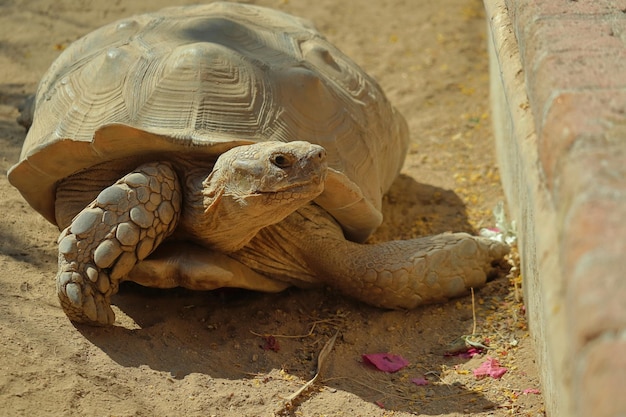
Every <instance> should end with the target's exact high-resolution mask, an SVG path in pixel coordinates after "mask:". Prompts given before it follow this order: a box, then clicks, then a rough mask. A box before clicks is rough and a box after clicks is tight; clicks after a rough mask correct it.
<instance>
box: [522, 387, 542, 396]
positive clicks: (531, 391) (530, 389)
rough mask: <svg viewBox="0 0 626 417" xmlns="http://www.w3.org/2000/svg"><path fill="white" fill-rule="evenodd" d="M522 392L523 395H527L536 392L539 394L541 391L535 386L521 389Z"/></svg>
mask: <svg viewBox="0 0 626 417" xmlns="http://www.w3.org/2000/svg"><path fill="white" fill-rule="evenodd" d="M522 392H523V393H524V394H525V395H528V394H537V395H539V394H541V391H539V390H538V389H536V388H526V389H525V390H524V391H522Z"/></svg>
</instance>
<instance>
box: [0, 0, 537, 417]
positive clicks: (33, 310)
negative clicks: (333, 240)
mask: <svg viewBox="0 0 626 417" xmlns="http://www.w3.org/2000/svg"><path fill="white" fill-rule="evenodd" d="M182 3H185V2H183V1H167V2H166V1H161V0H158V1H154V0H152V1H150V2H148V1H133V2H130V1H128V2H125V1H116V2H96V1H87V0H85V1H79V2H77V1H74V0H54V1H52V0H32V1H28V2H26V1H20V0H8V1H5V2H3V5H2V6H0V132H1V134H0V145H1V146H0V168H2V170H5V171H6V170H7V169H8V168H9V167H10V166H11V165H13V164H14V163H15V162H16V161H17V159H18V156H19V150H20V147H21V142H22V141H23V139H24V131H23V129H22V128H21V127H20V126H18V125H17V124H16V123H15V118H16V117H17V115H18V111H17V106H18V105H19V104H20V103H21V102H22V101H23V99H24V98H25V97H26V96H27V95H28V94H30V93H32V92H34V91H35V88H36V84H37V82H38V80H39V79H40V77H41V76H42V74H43V73H44V71H45V70H46V69H47V67H48V66H49V65H50V63H51V62H52V60H53V59H54V58H55V57H56V56H57V55H58V54H59V51H60V50H62V49H63V48H64V47H65V46H66V45H67V44H68V43H70V42H71V41H73V40H75V39H77V38H78V37H79V36H81V35H83V34H85V33H87V32H89V31H90V30H92V29H95V28H96V27H98V26H100V25H102V24H105V23H108V22H110V21H113V20H116V19H118V18H122V17H125V16H128V15H131V14H135V13H139V12H144V11H149V10H156V9H159V8H161V7H164V6H170V5H175V4H182ZM255 3H258V4H261V5H266V6H272V7H277V8H279V9H282V10H285V11H288V12H292V13H294V14H297V15H300V16H303V17H306V18H309V19H311V20H313V21H314V22H315V23H316V25H317V26H318V27H319V28H320V29H321V30H322V31H323V32H324V33H325V34H326V35H327V36H328V38H329V39H330V40H331V41H332V42H334V43H335V44H336V45H338V46H339V47H340V48H341V49H342V50H343V51H344V52H346V53H347V54H348V55H349V56H351V57H352V58H353V59H354V60H355V61H356V62H358V63H359V64H360V65H362V66H363V67H364V68H365V69H366V70H367V71H368V72H370V73H371V74H372V75H373V76H375V77H376V78H377V79H378V81H379V82H380V83H381V85H382V86H383V88H384V89H385V91H386V92H387V94H388V96H389V98H390V99H391V101H392V102H393V103H394V104H395V105H396V106H397V107H398V108H399V110H400V111H401V112H402V113H403V114H404V115H405V116H406V118H407V121H408V122H409V126H410V129H411V132H412V145H411V151H410V155H409V157H408V159H407V161H406V164H405V168H404V170H403V173H402V176H401V177H400V178H399V179H398V180H397V181H396V182H395V184H394V186H393V188H392V190H391V192H390V193H389V194H388V196H387V197H386V198H385V204H384V214H385V223H384V225H383V226H382V227H381V228H380V230H379V231H378V232H377V234H376V236H375V237H374V239H373V240H389V239H398V238H409V237H414V236H418V235H423V234H431V233H440V232H444V231H449V230H453V231H470V232H475V231H476V230H477V229H478V228H480V227H484V226H491V225H493V223H494V222H493V218H492V216H491V210H492V208H493V207H494V206H495V205H496V203H497V202H498V201H500V200H502V199H503V195H502V191H501V189H500V185H499V178H498V170H497V167H496V164H495V161H494V155H493V154H494V152H493V149H492V147H493V141H492V137H491V136H492V133H491V127H490V120H489V106H488V75H487V74H488V72H487V55H486V51H485V23H484V16H483V12H482V4H481V2H480V1H479V0H441V1H438V2H419V3H418V2H410V1H403V0H385V1H379V2H375V3H374V2H371V1H369V0H363V1H355V0H351V1H346V2H336V1H333V0H318V1H317V2H314V3H313V2H309V1H306V0H301V1H300V0H291V1H281V2H277V1H269V0H268V1H256V2H255ZM0 210H1V211H2V213H3V214H2V216H1V217H0V235H1V238H0V239H1V240H0V291H1V293H2V297H1V298H0V401H1V403H2V404H3V410H4V411H3V412H2V413H4V412H7V414H8V415H24V416H26V415H28V416H31V415H55V416H56V415H76V416H78V415H80V416H87V415H94V416H153V415H187V416H195V415H198V416H210V415H216V416H241V415H246V416H271V415H294V416H319V415H326V416H331V415H332V416H383V415H385V416H388V415H395V416H404V415H416V414H417V415H432V416H459V415H476V416H510V415H523V416H538V415H543V403H542V401H543V399H542V397H541V395H539V394H536V393H535V392H536V391H534V390H537V389H539V382H538V378H537V369H536V366H535V362H534V352H533V350H532V346H531V344H530V339H529V338H528V333H527V329H526V322H525V319H524V311H523V302H522V301H521V300H520V299H519V293H520V289H519V285H520V284H519V282H520V280H519V277H518V276H517V274H516V272H515V270H513V272H512V273H511V274H509V276H508V277H501V278H499V279H497V280H495V281H493V282H491V283H489V284H488V285H487V287H485V288H483V289H481V290H478V291H476V293H475V295H474V297H473V298H472V297H471V296H468V297H465V298H460V299H458V300H452V301H451V302H449V303H446V304H443V305H436V306H428V307H424V308H419V309H416V310H414V311H406V312H405V311H384V310H380V309H376V308H372V307H369V306H365V305H363V304H360V303H357V302H354V301H352V300H349V299H346V298H344V297H341V296H339V295H338V294H336V293H334V292H332V291H330V290H319V291H300V290H287V291H285V292H283V293H280V294H273V295H267V294H258V293H252V292H247V291H240V290H223V291H214V292H209V293H197V292H196V293H194V292H190V291H184V290H169V291H158V290H151V289H145V288H141V287H138V286H136V285H124V286H123V287H122V289H121V291H120V294H119V295H118V296H116V297H115V299H114V303H115V306H116V307H115V310H116V314H117V317H118V321H119V323H118V324H119V325H118V326H116V327H112V328H106V329H102V328H91V327H82V326H73V325H72V324H71V323H70V322H69V321H68V320H67V319H66V318H65V316H64V314H63V313H62V311H61V309H60V308H59V307H58V301H57V299H56V294H55V289H54V275H55V270H56V244H55V240H56V237H57V234H58V232H57V231H56V229H55V228H54V227H52V226H51V225H50V224H48V223H47V222H46V221H45V220H43V219H42V218H41V217H40V216H39V215H37V214H36V213H35V212H34V211H33V210H31V209H30V208H29V207H28V206H27V204H26V203H25V202H24V201H23V199H22V198H21V197H20V195H19V194H18V192H17V191H16V190H15V189H13V188H12V187H11V186H10V185H9V184H8V182H7V180H6V177H4V176H3V177H0ZM474 326H476V329H475V333H477V334H480V340H481V341H482V342H485V339H486V340H487V342H488V343H489V347H490V349H489V350H487V351H486V352H483V353H482V354H479V355H477V356H474V357H472V358H468V357H465V356H459V355H452V356H450V355H446V352H449V351H451V350H454V346H455V345H454V342H455V341H457V340H458V338H459V337H461V336H463V335H468V334H471V333H472V332H473V330H474ZM336 332H339V337H338V339H337V341H336V343H335V345H334V347H333V349H332V351H331V352H330V354H329V355H328V357H327V359H326V361H325V363H324V367H323V368H324V369H323V373H322V375H321V377H320V379H319V380H318V382H317V383H316V384H315V385H314V386H313V388H312V389H309V390H307V391H306V392H305V393H303V394H302V395H301V396H300V397H299V398H298V399H297V400H296V401H295V402H294V403H293V404H292V405H291V406H289V407H285V406H284V402H285V401H284V399H285V398H286V397H288V396H289V395H290V394H292V393H293V392H295V391H297V390H298V389H299V388H300V387H301V386H302V384H304V382H306V381H307V380H309V379H310V378H311V377H312V376H313V374H314V373H315V370H316V366H317V356H318V353H319V352H320V350H321V349H322V348H323V346H324V345H325V343H326V342H327V341H328V340H329V339H330V338H331V337H332V336H333V335H334V334H335V333H336ZM374 352H391V353H394V354H398V355H402V357H404V358H405V359H407V360H408V361H409V363H410V364H409V366H407V367H406V368H404V369H402V370H401V371H399V372H396V373H392V374H388V373H383V372H379V371H377V370H375V369H374V368H372V367H371V366H368V365H366V364H364V363H363V360H362V359H361V355H362V354H364V353H374ZM487 356H490V357H492V358H495V359H497V360H498V361H499V363H500V365H501V366H503V367H505V368H506V369H507V372H506V373H505V374H504V375H503V376H502V377H501V378H500V379H493V378H491V377H487V378H484V379H477V378H476V377H475V376H474V375H473V372H472V371H473V370H474V369H476V368H478V366H479V365H480V364H482V363H483V362H484V361H485V359H486V357H487ZM415 381H418V382H420V384H417V383H415ZM424 382H427V383H426V385H423V383H424ZM0 414H1V413H0Z"/></svg>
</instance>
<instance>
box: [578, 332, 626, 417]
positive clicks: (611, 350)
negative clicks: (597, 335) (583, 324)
mask: <svg viewBox="0 0 626 417" xmlns="http://www.w3.org/2000/svg"><path fill="white" fill-rule="evenodd" d="M614 337H615V339H617V338H618V337H619V336H618V335H615V336H614ZM574 366H575V369H576V372H575V374H574V380H573V388H574V389H573V391H574V392H573V393H572V394H573V401H574V407H573V409H574V411H575V416H577V417H578V416H580V417H583V416H584V417H589V416H597V417H600V416H602V417H605V416H606V417H609V416H611V417H613V416H614V417H618V416H623V415H624V410H626V395H624V387H626V372H624V369H626V340H605V341H599V342H598V343H595V344H593V345H592V346H590V348H589V350H588V352H585V354H584V355H582V356H581V357H578V363H577V365H574Z"/></svg>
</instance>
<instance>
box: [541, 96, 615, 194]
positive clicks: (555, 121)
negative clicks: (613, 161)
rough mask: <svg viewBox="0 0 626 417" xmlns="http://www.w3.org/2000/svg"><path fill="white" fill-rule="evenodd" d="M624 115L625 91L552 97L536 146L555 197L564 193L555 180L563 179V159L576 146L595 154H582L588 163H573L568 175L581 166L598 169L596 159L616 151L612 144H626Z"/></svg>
mask: <svg viewBox="0 0 626 417" xmlns="http://www.w3.org/2000/svg"><path fill="white" fill-rule="evenodd" d="M625 116H626V91H612V90H607V91H583V92H568V93H562V94H560V95H558V96H556V97H554V98H553V99H552V102H551V106H550V108H549V110H548V112H547V114H546V117H545V121H544V123H543V128H542V130H540V131H539V134H538V139H537V147H538V154H539V158H540V162H541V166H542V168H543V171H544V174H545V179H546V184H547V186H548V188H549V189H550V190H551V191H552V192H553V193H554V198H555V199H557V200H559V199H560V198H561V197H562V196H560V195H559V194H558V193H559V190H558V189H557V188H558V187H557V184H556V183H557V181H561V172H562V170H563V164H564V161H565V160H566V159H567V158H568V157H569V156H568V155H569V154H570V152H572V150H573V149H584V151H583V152H584V153H585V154H589V153H590V152H593V155H591V154H589V155H582V156H581V157H582V158H584V159H585V161H584V162H581V163H584V164H585V165H584V166H583V167H578V166H574V167H570V171H571V173H569V174H568V175H576V174H577V173H579V172H580V171H581V168H582V169H583V170H584V171H586V172H591V170H594V169H596V168H598V169H599V168H601V167H598V166H597V162H598V161H600V160H601V159H602V158H607V157H610V154H611V153H615V152H616V151H614V150H612V149H613V148H616V147H617V148H622V147H624V146H626V137H624V136H623V135H624V133H626V132H624V133H619V132H618V131H619V129H620V126H621V125H622V124H623V123H624V122H623V119H624V117H625ZM620 142H621V143H620ZM607 152H608V154H607ZM624 157H625V158H626V156H624ZM625 178H626V177H625ZM586 183H587V184H588V186H590V187H591V186H593V184H589V181H586ZM579 191H580V190H576V191H574V192H579Z"/></svg>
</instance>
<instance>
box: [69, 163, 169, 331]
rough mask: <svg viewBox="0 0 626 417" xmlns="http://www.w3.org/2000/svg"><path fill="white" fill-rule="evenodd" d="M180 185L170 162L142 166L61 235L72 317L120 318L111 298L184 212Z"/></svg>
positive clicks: (100, 197) (86, 320) (108, 321)
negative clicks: (125, 278)
mask: <svg viewBox="0 0 626 417" xmlns="http://www.w3.org/2000/svg"><path fill="white" fill-rule="evenodd" d="M180 207H181V191H180V185H179V182H178V179H177V176H176V173H175V172H174V170H173V169H172V167H171V166H170V165H169V164H168V163H159V162H157V163H149V164H144V165H142V166H140V167H139V168H137V170H135V171H134V172H132V173H130V174H128V175H126V176H125V177H123V178H122V179H120V180H119V181H117V182H116V183H115V184H113V185H112V186H110V187H108V188H105V189H104V190H103V191H102V192H101V193H100V194H99V195H98V197H97V198H96V199H95V200H94V201H93V202H91V204H89V205H88V206H87V207H86V208H85V209H84V210H82V211H81V212H80V213H78V215H77V216H76V217H75V218H74V220H73V221H72V223H71V224H70V226H69V227H67V228H66V229H65V230H63V232H61V235H60V236H59V240H58V243H59V271H58V273H57V292H58V295H59V299H60V301H61V306H62V307H63V310H64V311H65V313H66V314H67V316H68V317H69V319H70V320H72V321H75V322H82V323H89V324H95V325H108V324H112V323H113V322H114V321H115V314H114V313H113V310H112V309H111V305H110V298H111V295H113V294H115V293H116V292H117V290H118V285H119V281H120V280H121V279H122V278H124V277H125V276H126V274H128V272H130V270H131V269H132V268H133V267H134V266H135V264H136V263H137V262H139V261H141V260H143V259H144V258H145V257H146V256H148V255H149V254H150V253H152V251H153V250H154V249H156V247H157V246H158V245H159V244H160V243H161V242H162V241H163V239H165V238H166V237H167V236H169V235H170V234H171V233H172V232H173V231H174V229H175V228H176V225H177V224H178V219H179V216H180Z"/></svg>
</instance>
